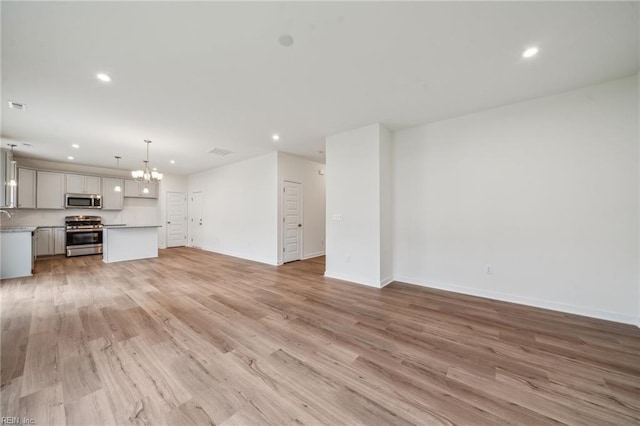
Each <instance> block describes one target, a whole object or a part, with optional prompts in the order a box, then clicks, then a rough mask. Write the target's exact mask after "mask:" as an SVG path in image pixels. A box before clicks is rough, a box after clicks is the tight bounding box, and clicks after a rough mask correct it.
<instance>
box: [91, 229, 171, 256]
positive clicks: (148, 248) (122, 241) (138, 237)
mask: <svg viewBox="0 0 640 426" xmlns="http://www.w3.org/2000/svg"><path fill="white" fill-rule="evenodd" d="M158 228H160V225H105V226H104V228H103V235H102V261H103V262H105V263H111V262H123V261H126V260H138V259H149V258H153V257H158Z"/></svg>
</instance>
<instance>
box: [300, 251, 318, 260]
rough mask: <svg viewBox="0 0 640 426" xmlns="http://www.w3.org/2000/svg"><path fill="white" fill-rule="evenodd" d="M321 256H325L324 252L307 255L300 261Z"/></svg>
mask: <svg viewBox="0 0 640 426" xmlns="http://www.w3.org/2000/svg"><path fill="white" fill-rule="evenodd" d="M320 256H324V252H323V251H319V252H316V253H310V254H306V255H304V256H302V258H301V259H300V260H307V259H313V258H314V257H320Z"/></svg>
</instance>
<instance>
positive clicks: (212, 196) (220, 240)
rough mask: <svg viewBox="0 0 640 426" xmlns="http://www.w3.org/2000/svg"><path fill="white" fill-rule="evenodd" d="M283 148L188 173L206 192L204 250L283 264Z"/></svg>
mask: <svg viewBox="0 0 640 426" xmlns="http://www.w3.org/2000/svg"><path fill="white" fill-rule="evenodd" d="M277 163H278V161H277V152H272V153H269V154H267V155H263V156H260V157H256V158H251V159H249V160H245V161H241V162H238V163H233V164H229V165H226V166H223V167H219V168H215V169H212V170H209V171H206V172H203V173H199V174H196V175H191V176H189V178H188V182H189V184H188V186H189V194H191V193H193V192H194V191H202V193H203V219H204V221H203V231H202V233H203V234H202V248H203V249H204V250H208V251H213V252H217V253H222V254H227V255H230V256H236V257H241V258H245V259H250V260H255V261H257V262H263V263H268V264H272V265H275V264H277V263H278V255H277V252H278V223H277V217H278V194H277V192H278V171H277Z"/></svg>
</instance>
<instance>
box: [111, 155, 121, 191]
mask: <svg viewBox="0 0 640 426" xmlns="http://www.w3.org/2000/svg"><path fill="white" fill-rule="evenodd" d="M120 158H122V157H118V156H117V155H116V156H115V159H116V168H117V169H118V170H120ZM113 190H114V191H115V192H122V188H121V187H120V185H116V186H114V187H113Z"/></svg>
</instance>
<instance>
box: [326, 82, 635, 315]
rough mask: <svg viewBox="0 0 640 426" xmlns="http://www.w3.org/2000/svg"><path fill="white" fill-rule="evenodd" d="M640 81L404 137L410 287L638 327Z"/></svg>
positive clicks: (403, 227) (403, 264) (397, 249)
mask: <svg viewBox="0 0 640 426" xmlns="http://www.w3.org/2000/svg"><path fill="white" fill-rule="evenodd" d="M637 84H638V82H637V78H635V77H631V78H626V79H621V80H617V81H612V82H608V83H604V84H601V85H597V86H592V87H587V88H584V89H580V90H576V91H572V92H568V93H563V94H559V95H556V96H550V97H545V98H540V99H536V100H533V101H529V102H523V103H519V104H515V105H510V106H506V107H502V108H498V109H493V110H489V111H484V112H480V113H477V114H472V115H468V116H465V117H460V118H456V119H452V120H447V121H442V122H438V123H433V124H427V125H424V126H420V127H416V128H412V129H408V130H404V131H400V132H397V133H396V134H395V135H394V164H393V171H394V200H395V201H394V220H393V222H394V254H395V255H394V272H395V277H396V279H397V280H399V281H404V282H409V283H414V284H422V285H426V286H430V287H437V288H443V289H447V290H453V291H459V292H463V293H469V294H476V295H481V296H487V297H492V298H496V299H503V300H509V301H515V302H522V303H526V304H530V305H535V306H542V307H548V308H551V309H557V310H561V311H566V312H575V313H580V314H585V315H590V316H594V317H601V318H607V319H612V320H617V321H622V322H632V323H633V322H635V321H636V319H637V318H638V316H639V313H640V305H639V301H640V295H639V291H640V289H639V282H640V281H639V280H640V277H639V273H638V263H639V262H638V259H639V250H638V244H639V238H638V236H639V229H638V222H639V217H640V216H639V208H638V201H639V179H638V177H639V169H640V168H639V158H640V157H639V142H638V141H639V134H638V99H639V96H638V88H637ZM327 154H329V151H327ZM365 154H366V155H369V153H368V152H365ZM331 159H332V160H333V157H332V158H331ZM336 161H340V159H336ZM327 164H328V167H331V165H332V164H331V162H329V161H328V162H327ZM329 170H331V169H329ZM345 178H348V177H345ZM329 196H330V194H329ZM487 264H491V265H493V268H494V272H493V274H492V275H488V274H486V273H485V265H487Z"/></svg>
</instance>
